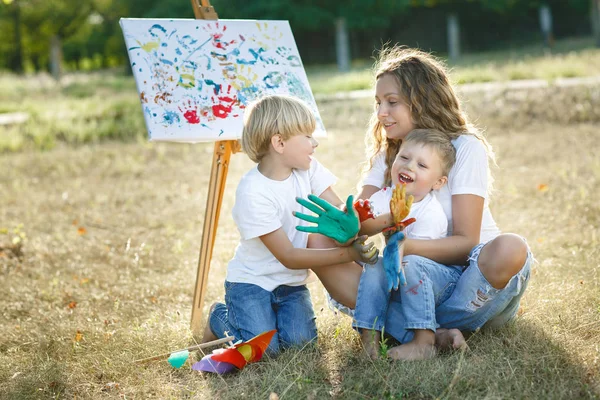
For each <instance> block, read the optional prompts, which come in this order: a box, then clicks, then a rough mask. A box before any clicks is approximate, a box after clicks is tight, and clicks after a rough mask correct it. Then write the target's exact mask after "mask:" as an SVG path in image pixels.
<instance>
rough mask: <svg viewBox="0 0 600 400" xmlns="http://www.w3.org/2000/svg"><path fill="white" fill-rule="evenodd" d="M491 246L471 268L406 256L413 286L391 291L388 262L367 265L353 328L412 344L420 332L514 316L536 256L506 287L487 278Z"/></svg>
mask: <svg viewBox="0 0 600 400" xmlns="http://www.w3.org/2000/svg"><path fill="white" fill-rule="evenodd" d="M484 245H485V244H483V243H482V244H479V245H477V246H475V247H474V248H473V250H471V253H470V255H469V265H468V266H467V267H466V268H465V269H464V271H463V267H460V266H447V265H444V264H439V263H437V262H435V261H432V260H430V259H427V258H425V257H421V256H405V257H404V261H405V262H406V266H405V268H404V271H405V274H406V279H407V285H406V286H401V287H400V288H399V289H398V290H397V291H392V293H389V292H388V291H387V279H386V276H385V271H384V270H383V262H382V259H380V260H379V262H378V263H377V264H376V265H375V266H373V267H370V266H365V268H364V272H363V274H362V276H361V280H360V285H359V288H358V297H357V301H356V309H355V311H354V322H353V327H355V328H358V329H361V328H364V329H374V330H378V331H381V330H383V329H384V328H385V333H387V334H390V335H392V336H393V337H394V338H396V339H397V340H398V341H400V342H401V343H406V342H410V341H411V340H412V337H413V330H414V329H429V330H432V331H434V332H435V330H436V329H437V328H457V329H460V330H461V331H475V330H477V329H478V328H482V327H484V326H486V327H489V326H501V325H503V324H505V323H506V322H508V321H509V320H511V319H512V318H514V316H515V315H516V314H517V311H518V308H519V302H520V300H521V297H522V296H523V293H524V292H525V288H526V287H527V283H528V281H529V275H530V269H531V263H532V262H533V256H532V254H531V252H530V251H529V252H528V254H527V260H526V261H525V264H524V265H523V268H522V269H521V271H519V273H517V274H516V275H515V276H513V277H512V278H511V280H510V281H509V282H508V284H507V285H506V287H505V288H504V289H495V288H494V287H492V285H490V283H489V282H488V281H487V280H486V279H485V277H484V276H483V274H482V273H481V271H480V270H479V265H478V263H477V259H478V257H479V253H480V252H481V249H482V248H483V246H484Z"/></svg>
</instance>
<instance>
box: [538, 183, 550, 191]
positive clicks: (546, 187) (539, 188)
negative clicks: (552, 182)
mask: <svg viewBox="0 0 600 400" xmlns="http://www.w3.org/2000/svg"><path fill="white" fill-rule="evenodd" d="M548 189H549V187H548V185H546V184H545V183H540V184H539V185H538V186H537V190H539V191H540V192H542V193H544V192H547V191H548Z"/></svg>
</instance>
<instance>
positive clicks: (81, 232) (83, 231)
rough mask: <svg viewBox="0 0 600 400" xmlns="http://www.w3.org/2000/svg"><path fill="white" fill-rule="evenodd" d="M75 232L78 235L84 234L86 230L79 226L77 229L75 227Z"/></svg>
mask: <svg viewBox="0 0 600 400" xmlns="http://www.w3.org/2000/svg"><path fill="white" fill-rule="evenodd" d="M77 233H78V234H80V235H85V234H86V233H87V230H86V229H85V228H84V227H83V226H80V227H79V229H77Z"/></svg>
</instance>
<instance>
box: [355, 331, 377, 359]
mask: <svg viewBox="0 0 600 400" xmlns="http://www.w3.org/2000/svg"><path fill="white" fill-rule="evenodd" d="M380 340H381V332H379V331H374V330H371V329H363V330H361V332H360V341H361V342H362V345H363V347H364V348H365V351H366V352H367V354H368V355H369V357H370V358H371V360H376V359H377V358H379V341H380Z"/></svg>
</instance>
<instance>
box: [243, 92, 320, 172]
mask: <svg viewBox="0 0 600 400" xmlns="http://www.w3.org/2000/svg"><path fill="white" fill-rule="evenodd" d="M316 125H317V122H316V120H315V117H314V115H313V114H312V111H311V110H310V108H308V106H307V105H306V104H305V103H304V102H303V101H301V100H299V99H296V98H294V97H290V96H284V95H268V96H264V97H261V98H260V99H258V100H256V101H254V102H252V103H251V104H249V105H248V106H247V107H246V112H245V114H244V130H243V132H242V149H243V150H244V151H245V152H246V154H248V157H250V159H251V160H252V161H254V162H256V163H258V162H260V160H261V159H262V158H263V157H264V156H265V155H266V154H267V153H268V152H269V147H270V146H271V138H272V137H273V136H275V135H281V137H282V139H283V140H288V139H289V138H291V137H292V136H295V135H299V134H305V135H311V134H312V133H313V132H314V131H315V128H316Z"/></svg>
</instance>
